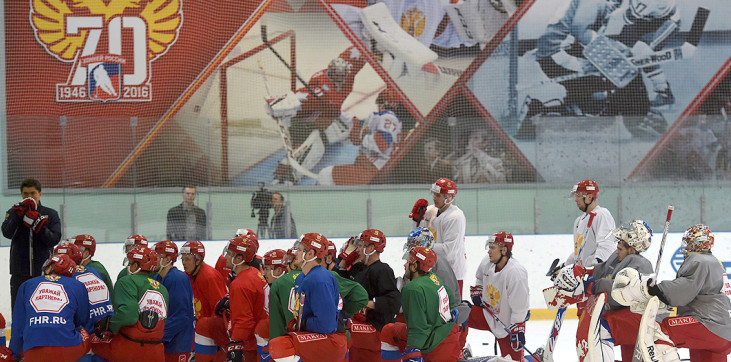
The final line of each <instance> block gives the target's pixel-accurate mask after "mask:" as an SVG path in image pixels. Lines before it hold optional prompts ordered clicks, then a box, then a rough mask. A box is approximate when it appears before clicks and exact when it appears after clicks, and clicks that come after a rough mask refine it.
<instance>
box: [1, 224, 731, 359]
mask: <svg viewBox="0 0 731 362" xmlns="http://www.w3.org/2000/svg"><path fill="white" fill-rule="evenodd" d="M660 229H661V228H660V227H659V226H658V233H656V234H655V236H654V237H653V239H652V240H653V243H652V245H651V246H650V248H649V249H648V250H647V251H646V252H645V253H643V255H644V256H645V257H647V258H648V259H649V260H650V261H651V262H652V264H653V265H654V264H655V262H656V261H657V255H658V252H659V249H660V242H659V241H660V238H661V235H662V232H661V231H660ZM715 234H716V243H715V245H714V248H713V254H714V255H715V256H716V257H717V258H718V259H719V260H720V261H721V262H723V263H724V266H726V270H727V272H731V243H729V242H727V241H728V240H730V239H731V233H728V232H719V233H715ZM681 236H682V234H681V233H669V234H668V237H667V241H666V245H665V249H664V252H663V259H662V262H661V268H660V277H659V280H661V281H662V280H668V279H673V278H674V277H675V271H674V269H675V268H677V267H678V266H679V265H680V263H681V262H682V256H679V254H678V253H676V251H677V249H678V247H679V246H680V238H681ZM514 239H515V243H516V244H515V247H514V249H513V253H514V257H515V259H516V260H517V261H518V262H520V263H521V264H522V265H523V266H524V267H525V268H526V270H527V271H528V278H529V287H530V308H531V309H532V310H533V313H532V315H533V316H532V317H531V319H530V320H529V321H528V322H527V323H526V346H527V347H528V349H530V350H531V351H533V352H534V351H535V350H536V349H537V348H539V347H542V346H544V345H545V344H546V341H547V340H548V336H549V334H550V332H551V328H552V324H553V318H552V316H553V315H554V314H553V313H551V312H548V311H546V310H545V308H546V304H545V301H544V300H543V295H542V293H541V291H542V290H543V289H544V288H546V287H548V286H550V285H551V281H550V279H549V278H548V277H546V276H545V275H546V272H547V270H548V268H549V267H550V265H551V262H552V261H553V259H555V258H560V259H561V260H564V259H565V258H566V257H567V256H568V254H569V253H570V252H571V250H572V249H571V245H572V236H571V235H567V234H552V235H515V236H514ZM332 240H333V242H334V243H335V245H336V246H338V247H340V246H341V245H342V244H343V243H344V242H345V241H346V240H347V239H345V238H333V239H332ZM405 240H406V238H405V237H404V236H394V237H388V239H387V246H386V249H385V251H384V253H382V254H381V260H383V261H384V262H386V263H388V264H389V265H390V266H391V268H393V270H394V274H395V275H396V276H397V277H398V276H401V275H403V264H404V261H403V260H402V255H403V251H402V245H403V243H404V242H405ZM485 240H486V236H479V235H477V236H474V235H470V236H467V237H466V245H467V250H466V251H467V277H466V278H465V282H464V285H465V286H464V292H463V296H465V299H466V298H468V297H469V286H470V285H472V284H473V283H474V279H475V278H474V275H475V271H476V270H477V266H478V265H479V262H480V260H482V258H483V257H484V256H485V255H486V254H487V252H486V251H485ZM293 241H294V240H291V239H289V240H288V239H279V240H261V242H260V245H261V246H260V248H259V252H258V255H263V254H264V253H265V252H266V251H268V250H271V249H276V248H282V249H286V248H289V247H291V246H292V243H293ZM151 243H153V242H151ZM177 244H178V246H180V245H182V243H181V242H178V243H177ZM204 245H205V247H206V262H207V263H208V264H210V265H215V263H216V260H217V259H218V256H219V255H221V254H220V251H221V250H222V249H223V248H224V246H225V245H226V242H225V241H205V242H204ZM547 245H551V246H552V247H550V248H549V247H546V246H547ZM9 254H10V248H9V247H0V265H8V263H9ZM93 259H95V260H99V261H100V262H101V263H102V264H104V266H105V267H106V268H107V271H108V272H109V274H110V276H111V277H112V278H113V280H114V278H116V276H117V273H118V272H119V270H121V269H122V259H123V255H122V247H121V244H120V243H99V244H97V251H96V255H95V256H94V258H93ZM176 266H177V267H178V268H179V269H182V264H181V262H180V259H178V262H177V263H176ZM7 273H8V268H2V269H0V313H2V314H3V316H5V318H6V319H7V320H8V322H10V323H12V318H10V295H9V293H7V291H9V290H10V284H9V281H10V278H9V275H8V274H7ZM541 318H543V319H541ZM548 318H550V319H548ZM577 325H578V319H577V318H576V309H575V308H569V309H568V310H567V311H566V314H565V320H564V322H563V326H562V328H561V331H560V333H559V337H558V341H557V343H556V351H555V353H554V361H556V362H572V361H578V357H577V355H576V350H575V340H576V337H575V336H576V327H577ZM8 330H10V325H8ZM467 342H468V343H469V345H470V348H471V349H472V353H473V355H474V356H493V355H494V346H495V339H494V337H493V335H492V334H491V333H490V332H484V331H479V330H476V329H470V332H469V335H468V338H467ZM679 352H680V356H681V358H682V357H683V356H685V358H688V352H687V350H684V349H680V350H679ZM615 358H616V359H620V358H621V355H620V352H619V347H617V348H616V354H615ZM728 360H729V361H731V356H729V358H728Z"/></svg>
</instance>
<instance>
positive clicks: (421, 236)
mask: <svg viewBox="0 0 731 362" xmlns="http://www.w3.org/2000/svg"><path fill="white" fill-rule="evenodd" d="M417 246H423V247H426V248H430V249H431V248H432V246H434V234H432V232H431V231H430V230H429V229H428V228H416V229H414V230H411V232H410V233H409V236H407V237H406V244H404V251H405V252H406V253H408V252H409V250H411V249H412V248H414V247H417Z"/></svg>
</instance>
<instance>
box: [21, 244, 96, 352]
mask: <svg viewBox="0 0 731 362" xmlns="http://www.w3.org/2000/svg"><path fill="white" fill-rule="evenodd" d="M75 271H76V263H74V261H73V260H71V257H69V256H68V255H54V256H52V257H51V259H49V260H48V265H47V266H46V267H44V268H43V273H44V274H45V275H43V276H39V277H35V278H33V279H30V280H28V281H26V282H25V283H23V284H21V286H20V289H19V291H18V297H17V298H16V302H15V308H14V309H13V326H12V338H11V339H10V350H11V351H12V352H13V357H15V358H20V357H21V356H22V357H24V358H25V360H26V361H42V360H44V359H47V358H49V356H53V357H52V359H53V360H54V361H69V362H72V361H76V360H78V359H79V358H81V357H82V356H83V355H84V354H86V352H87V351H89V346H90V343H91V342H90V338H89V334H88V333H87V332H86V330H85V329H84V328H83V327H84V325H86V323H87V321H88V320H89V293H88V292H87V291H86V288H85V287H84V284H82V283H80V282H79V281H77V280H75V279H73V278H72V276H73V275H74V272H75ZM24 352H25V355H24V356H23V353H24Z"/></svg>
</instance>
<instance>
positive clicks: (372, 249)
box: [338, 229, 401, 361]
mask: <svg viewBox="0 0 731 362" xmlns="http://www.w3.org/2000/svg"><path fill="white" fill-rule="evenodd" d="M355 242H356V245H357V247H356V249H355V250H353V251H351V253H357V255H358V258H357V259H355V261H354V263H353V265H347V260H349V258H348V256H346V257H345V259H344V260H341V261H340V263H339V267H340V269H339V271H338V273H340V275H341V276H343V277H345V278H350V279H352V280H354V281H356V282H358V283H360V285H362V286H363V288H365V290H366V291H367V292H368V299H369V301H368V303H367V304H366V306H365V308H364V309H363V311H362V312H361V313H356V314H355V315H353V317H352V318H351V333H350V338H351V341H350V353H349V357H350V361H378V360H379V359H380V355H381V342H380V339H379V334H380V331H381V329H382V328H383V326H384V325H386V324H388V323H392V322H394V321H395V320H396V314H398V312H399V308H400V307H401V294H400V293H399V290H398V287H397V286H396V278H395V277H394V274H393V269H391V267H390V266H389V265H388V264H386V263H384V262H382V261H381V257H380V256H381V253H382V252H383V251H384V250H385V248H386V235H384V234H383V232H382V231H380V230H378V229H367V230H363V232H361V233H360V234H359V235H358V237H357V238H355Z"/></svg>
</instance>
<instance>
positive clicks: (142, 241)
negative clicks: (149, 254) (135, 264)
mask: <svg viewBox="0 0 731 362" xmlns="http://www.w3.org/2000/svg"><path fill="white" fill-rule="evenodd" d="M147 244H148V243H147V238H146V237H145V236H144V235H140V234H134V235H130V236H128V237H127V239H125V240H124V245H123V246H122V252H123V253H124V259H123V260H122V266H124V268H122V270H120V271H119V274H117V280H119V279H121V278H122V277H123V276H126V275H127V270H128V268H127V267H126V266H127V264H129V260H127V254H129V252H130V250H132V249H134V248H136V247H139V246H144V247H147V246H148V245H147Z"/></svg>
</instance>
